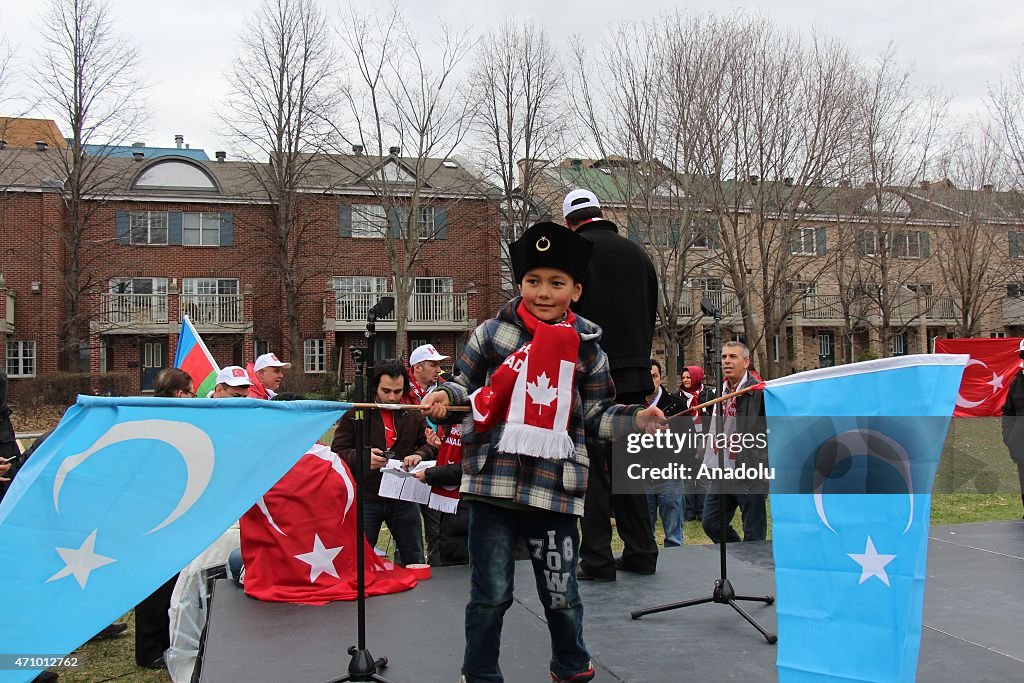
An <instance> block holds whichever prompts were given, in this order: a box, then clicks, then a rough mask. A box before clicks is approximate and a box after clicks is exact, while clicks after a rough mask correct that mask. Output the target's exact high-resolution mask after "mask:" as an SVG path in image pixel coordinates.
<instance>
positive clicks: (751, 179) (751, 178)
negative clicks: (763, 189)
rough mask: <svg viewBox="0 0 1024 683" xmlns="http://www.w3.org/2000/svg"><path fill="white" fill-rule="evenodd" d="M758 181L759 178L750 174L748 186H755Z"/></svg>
mask: <svg viewBox="0 0 1024 683" xmlns="http://www.w3.org/2000/svg"><path fill="white" fill-rule="evenodd" d="M760 180H761V178H760V177H759V176H756V175H753V174H751V176H750V184H751V185H757V183H758V182H759V181H760Z"/></svg>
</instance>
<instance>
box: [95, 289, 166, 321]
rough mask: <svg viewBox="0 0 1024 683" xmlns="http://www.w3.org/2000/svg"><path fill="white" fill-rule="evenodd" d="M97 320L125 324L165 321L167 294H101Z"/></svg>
mask: <svg viewBox="0 0 1024 683" xmlns="http://www.w3.org/2000/svg"><path fill="white" fill-rule="evenodd" d="M98 322H99V323H100V324H104V325H127V326H132V325H151V324H154V323H155V324H161V323H166V322H167V295H166V294H102V295H100V310H99V315H98Z"/></svg>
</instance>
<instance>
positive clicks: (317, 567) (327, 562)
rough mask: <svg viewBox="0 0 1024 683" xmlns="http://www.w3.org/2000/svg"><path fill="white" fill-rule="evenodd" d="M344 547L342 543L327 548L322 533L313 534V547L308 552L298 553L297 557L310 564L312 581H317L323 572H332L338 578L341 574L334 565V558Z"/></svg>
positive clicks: (310, 579)
mask: <svg viewBox="0 0 1024 683" xmlns="http://www.w3.org/2000/svg"><path fill="white" fill-rule="evenodd" d="M342 548H344V546H340V545H339V546H338V547H337V548H327V547H325V546H324V542H323V541H321V540H320V534H313V549H312V550H311V551H309V552H308V553H301V554H299V555H296V556H295V559H296V560H299V561H300V562H305V563H306V564H308V565H309V582H310V583H313V582H314V581H316V580H317V579H318V578H319V577H320V575H321V574H330V575H331V576H333V577H334V578H336V579H337V578H339V576H338V570H337V569H336V568H335V567H334V558H336V557H337V556H338V554H339V553H341V550H342Z"/></svg>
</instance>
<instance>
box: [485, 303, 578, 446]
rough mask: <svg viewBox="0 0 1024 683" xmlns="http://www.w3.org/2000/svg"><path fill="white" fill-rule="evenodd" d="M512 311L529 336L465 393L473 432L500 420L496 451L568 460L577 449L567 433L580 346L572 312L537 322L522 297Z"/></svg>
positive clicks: (495, 423) (491, 427)
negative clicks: (487, 379)
mask: <svg viewBox="0 0 1024 683" xmlns="http://www.w3.org/2000/svg"><path fill="white" fill-rule="evenodd" d="M516 313H517V314H518V315H519V318H520V319H521V320H522V321H523V326H524V327H525V328H526V331H527V332H528V333H529V334H530V336H531V337H532V338H533V339H532V341H530V342H528V343H526V344H525V345H523V347H522V348H520V349H519V350H518V351H516V352H515V353H513V354H512V355H510V356H509V357H508V358H506V359H505V360H504V362H502V364H501V365H500V366H499V367H498V369H497V370H495V371H494V374H493V375H491V379H490V382H489V384H488V385H487V386H485V387H482V388H480V389H478V390H477V391H475V392H473V394H472V395H471V396H470V405H471V406H472V408H473V419H474V421H475V422H476V430H477V431H478V432H485V431H488V430H490V429H493V428H494V427H495V426H497V425H498V424H499V423H501V422H504V423H505V429H504V430H503V432H502V434H501V440H500V441H499V442H498V450H499V451H501V452H503V453H518V454H520V455H532V456H534V457H537V458H548V459H552V460H563V459H566V458H569V457H570V456H571V455H572V454H573V453H575V452H576V444H575V443H574V442H573V440H572V437H571V436H569V416H570V415H571V412H572V399H573V381H574V380H575V375H576V360H577V356H578V354H579V348H580V335H579V332H577V331H576V329H575V328H574V327H573V325H572V324H573V322H574V321H575V320H576V316H575V315H573V313H572V311H569V312H568V315H567V316H566V318H565V320H564V321H563V322H560V323H555V324H546V323H542V322H541V321H540V320H538V319H537V318H536V317H535V316H534V315H533V314H531V313H530V312H529V311H528V310H526V305H525V303H524V302H522V301H520V302H519V306H518V307H517V308H516ZM552 380H554V382H553V383H552Z"/></svg>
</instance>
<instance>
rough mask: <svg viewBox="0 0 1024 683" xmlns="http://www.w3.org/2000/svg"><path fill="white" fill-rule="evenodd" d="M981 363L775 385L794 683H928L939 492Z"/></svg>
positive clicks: (913, 364) (924, 359)
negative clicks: (934, 513)
mask: <svg viewBox="0 0 1024 683" xmlns="http://www.w3.org/2000/svg"><path fill="white" fill-rule="evenodd" d="M967 360H968V357H967V356H961V355H941V354H940V355H934V354H933V355H920V356H903V357H900V358H889V359H884V360H878V361H868V362H866V363H855V364H852V365H845V366H839V367H835V368H827V369H822V370H813V371H811V372H805V373H800V374H798V375H793V376H791V377H787V378H784V379H780V380H773V381H770V382H768V383H767V384H766V387H765V412H766V414H767V418H768V430H769V434H768V451H769V461H770V462H771V464H772V466H773V467H775V468H776V476H777V477H779V479H778V480H776V481H772V482H771V486H772V495H771V510H772V546H773V551H774V557H775V582H776V591H777V594H776V599H777V600H776V605H777V613H778V629H779V645H778V648H779V651H778V659H777V664H778V671H779V680H780V681H781V682H782V683H793V682H799V683H804V682H810V681H815V682H826V681H828V682H834V683H838V682H840V681H842V682H844V683H849V682H850V681H872V682H876V683H899V682H910V681H913V680H914V679H915V676H916V673H917V658H918V653H919V650H920V644H921V623H922V622H921V612H922V608H923V604H924V580H925V560H926V554H927V546H928V524H929V519H930V511H931V493H930V491H931V486H932V482H933V480H934V478H935V471H936V469H937V466H938V461H939V455H940V454H941V451H942V446H943V443H944V441H945V437H946V430H947V428H948V426H949V418H950V417H951V416H952V414H953V407H954V404H955V402H956V396H957V391H958V389H959V386H960V379H961V376H962V374H963V370H964V366H965V365H966V363H967ZM796 477H802V481H800V482H796V481H794V480H792V479H793V478H796ZM787 478H789V479H790V480H789V481H787V480H786V479H787ZM850 480H852V483H851V481H850ZM796 490H799V491H802V493H799V494H794V493H792V491H796ZM871 490H882V491H884V493H871V492H870V491H871ZM780 491H785V492H786V493H779V492H780ZM848 491H853V493H850V492H848Z"/></svg>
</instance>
